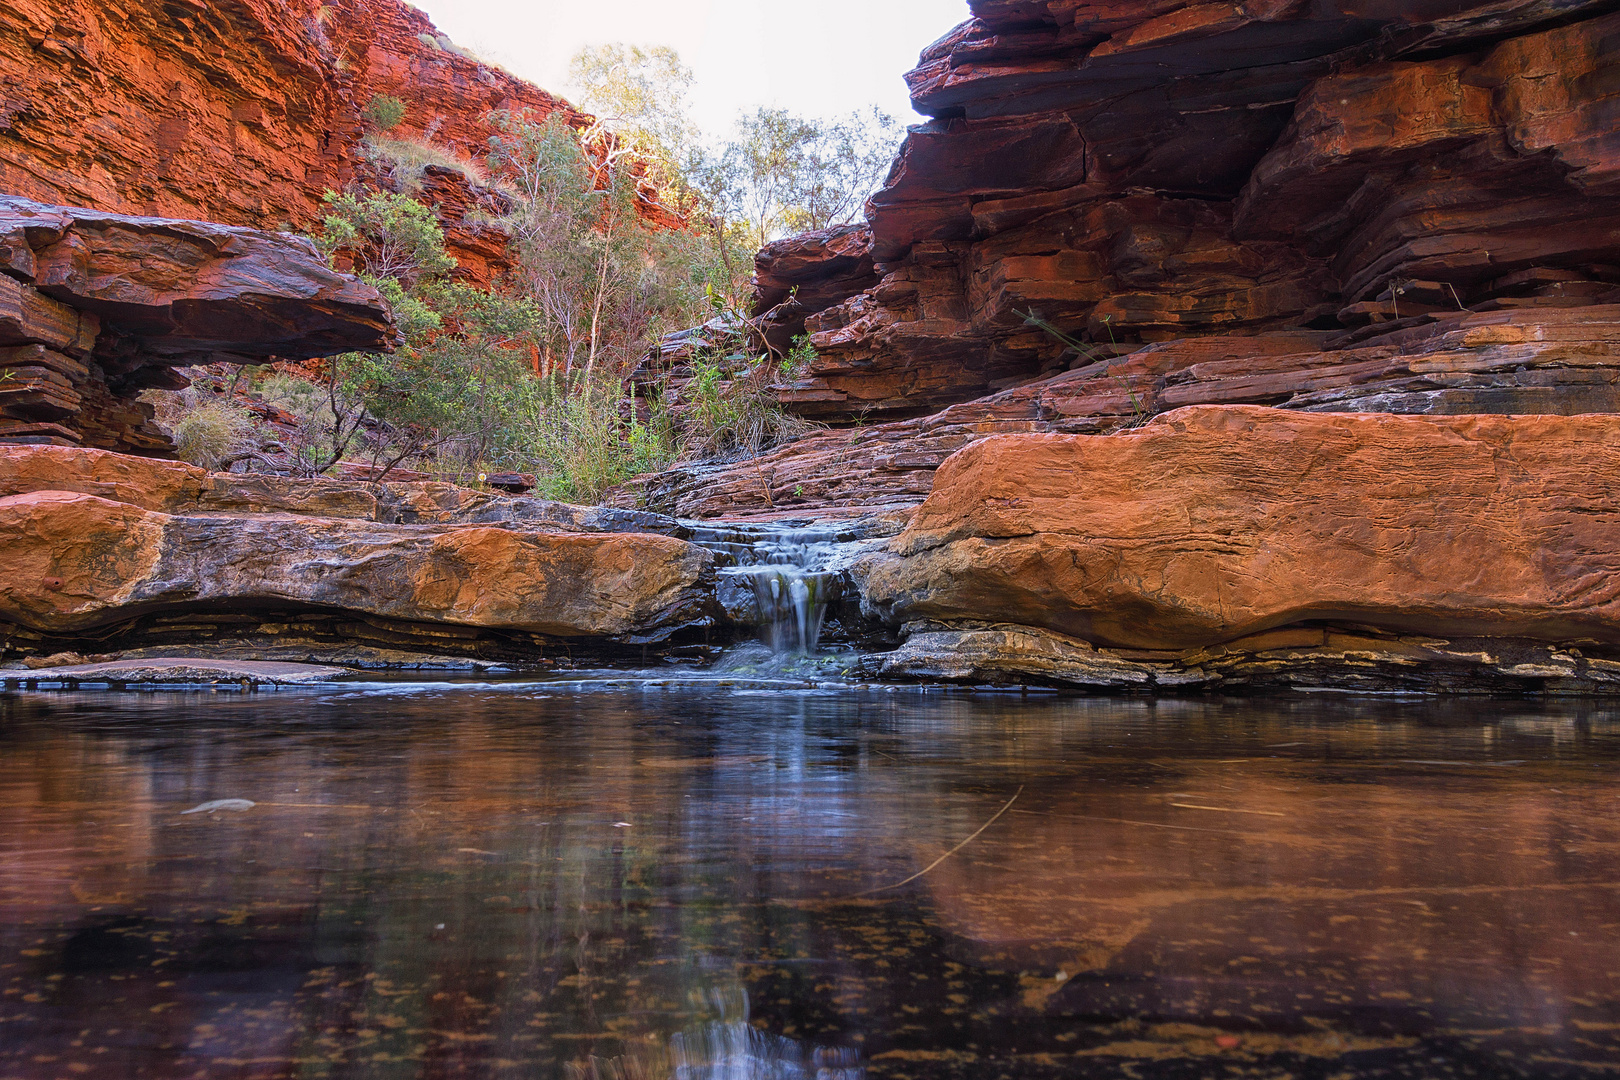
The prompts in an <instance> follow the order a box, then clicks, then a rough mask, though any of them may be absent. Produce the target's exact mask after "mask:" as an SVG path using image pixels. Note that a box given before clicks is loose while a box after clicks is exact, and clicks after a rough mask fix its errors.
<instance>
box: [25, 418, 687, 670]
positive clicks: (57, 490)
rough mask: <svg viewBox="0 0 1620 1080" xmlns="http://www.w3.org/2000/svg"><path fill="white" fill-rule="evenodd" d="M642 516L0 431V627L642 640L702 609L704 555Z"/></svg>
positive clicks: (671, 629) (448, 642) (476, 645)
mask: <svg viewBox="0 0 1620 1080" xmlns="http://www.w3.org/2000/svg"><path fill="white" fill-rule="evenodd" d="M655 527H666V528H668V529H669V530H670V531H679V528H678V526H676V525H675V523H674V522H668V521H660V520H659V519H656V518H654V517H653V516H652V515H635V514H625V513H622V512H614V511H602V510H594V509H587V508H581V507H567V506H563V505H561V504H555V503H545V502H543V501H541V500H530V499H516V498H508V497H501V496H493V495H489V494H487V493H482V492H470V491H462V490H460V489H454V488H452V487H451V486H450V485H447V484H400V485H367V484H359V483H343V482H339V481H287V480H281V479H278V478H273V477H237V476H231V475H228V474H209V473H205V472H203V471H202V470H200V469H195V468H192V467H190V466H186V465H182V464H179V463H175V462H162V461H154V460H151V459H144V458H133V457H129V456H125V455H118V454H111V453H105V452H101V451H94V450H69V449H63V448H57V447H12V448H0V547H3V549H4V550H5V551H6V554H7V570H8V574H7V579H6V581H5V583H4V584H0V639H3V640H4V642H5V644H6V648H7V649H9V650H12V651H13V652H22V653H26V654H33V655H46V654H50V653H56V652H60V651H63V650H64V649H73V650H76V651H80V652H86V653H99V654H104V653H108V652H114V651H126V650H131V649H134V650H140V649H143V648H148V649H150V648H161V647H163V646H169V647H173V646H177V645H178V646H180V647H183V648H185V649H187V650H188V655H198V654H199V652H198V650H201V651H202V652H203V653H215V654H220V655H225V656H230V657H234V658H241V659H252V658H262V659H287V658H289V657H303V656H315V657H321V658H326V659H332V660H338V661H350V662H353V661H362V662H372V663H380V662H395V663H402V662H417V661H420V659H421V658H423V657H443V656H452V657H456V656H459V657H482V658H485V659H501V660H512V661H526V662H539V661H542V660H544V659H546V658H548V657H549V658H551V659H552V660H554V661H555V660H556V659H558V658H566V657H568V656H572V655H574V654H576V653H577V654H579V655H581V656H582V657H588V656H596V657H600V656H602V655H614V654H615V650H618V651H624V652H626V653H630V652H634V653H635V654H636V655H639V653H640V649H641V648H642V647H644V646H647V645H654V646H664V645H668V644H669V643H670V642H671V640H672V639H674V638H677V637H682V638H683V639H684V638H689V637H691V636H692V635H693V634H698V635H701V634H702V632H704V631H705V630H706V629H708V628H710V627H712V626H713V625H714V558H713V556H712V555H711V554H710V553H709V552H707V551H705V550H704V549H702V548H699V547H696V546H694V545H692V544H689V543H686V542H685V541H684V540H681V539H677V538H675V537H674V536H668V535H655V534H653V533H652V532H648V531H636V530H637V529H649V528H655Z"/></svg>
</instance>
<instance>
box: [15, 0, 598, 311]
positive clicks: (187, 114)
mask: <svg viewBox="0 0 1620 1080" xmlns="http://www.w3.org/2000/svg"><path fill="white" fill-rule="evenodd" d="M0 83H3V84H4V86H5V93H4V94H3V95H0V101H3V104H0V191H8V192H13V193H16V194H19V195H26V196H29V197H30V198H35V199H39V200H40V201H43V202H51V203H65V204H70V205H75V206H93V207H96V208H97V209H100V210H110V211H116V212H120V213H129V214H146V215H157V216H162V217H174V218H205V219H208V220H211V221H222V222H225V223H227V224H231V225H252V226H257V227H269V228H286V227H289V226H292V227H309V226H313V225H316V224H318V223H319V222H320V220H321V217H322V214H323V207H322V203H321V195H322V193H323V192H325V191H328V190H342V189H343V188H344V187H346V186H347V185H348V184H349V183H350V182H352V181H354V180H356V179H362V178H366V177H368V176H369V177H371V178H374V179H376V178H378V177H376V176H374V175H373V173H372V172H368V168H369V167H368V166H367V164H366V162H365V161H364V159H363V155H362V154H361V153H360V139H361V137H362V135H363V134H364V133H365V130H366V129H365V123H364V121H363V120H362V118H361V113H362V111H363V110H364V109H365V108H366V106H367V105H368V104H369V103H370V102H371V100H372V99H373V97H375V96H377V95H388V96H393V97H398V98H400V99H401V100H403V101H404V102H405V104H406V109H407V111H406V114H405V119H404V120H403V121H402V123H401V125H400V126H399V127H398V128H397V129H395V130H394V131H392V132H391V133H390V134H392V135H397V136H400V137H403V138H414V139H428V140H429V141H431V142H433V143H434V144H435V145H437V146H439V147H442V148H444V149H445V150H447V151H449V152H450V153H451V154H455V155H460V156H463V157H474V158H476V157H477V156H479V155H480V154H482V153H483V151H484V149H485V143H486V140H487V139H488V137H489V135H490V134H491V133H492V129H491V128H490V127H489V126H488V124H487V122H486V119H485V118H486V117H487V115H488V114H489V112H490V111H491V110H494V109H508V110H511V111H514V112H518V111H525V110H527V111H529V112H530V113H532V114H533V115H536V116H549V115H551V114H552V113H554V112H558V111H560V112H562V114H563V115H564V116H565V117H566V118H567V119H568V121H569V122H570V123H576V124H580V125H583V124H585V123H587V122H588V120H587V118H585V117H584V116H583V115H582V114H580V113H578V112H577V111H575V110H574V109H573V108H572V107H571V106H569V105H568V103H567V102H565V101H562V100H560V99H558V98H556V97H553V96H552V95H551V94H548V93H546V92H545V91H544V90H541V89H539V88H538V87H535V86H533V85H531V84H529V83H526V82H524V81H522V80H521V79H517V78H514V77H513V76H511V75H509V74H507V73H506V72H505V71H502V70H501V69H499V68H497V67H494V66H492V65H489V64H485V63H482V62H480V61H479V60H477V59H476V58H474V57H472V56H470V55H466V54H463V53H461V52H458V51H456V50H455V48H454V46H453V43H451V42H450V41H449V39H448V38H443V37H442V35H440V34H439V32H438V30H437V29H436V28H435V27H434V26H433V24H432V23H431V22H430V21H429V20H428V18H427V16H426V15H424V14H422V13H421V12H420V11H417V10H416V9H415V8H413V7H411V6H410V5H409V4H405V3H400V2H398V0H336V2H333V3H323V2H321V0H246V2H244V3H234V4H228V5H214V4H205V3H200V2H192V0H183V2H180V3H170V4H156V3H144V2H117V3H105V2H102V0H23V2H21V3H17V4H12V5H9V6H8V8H7V17H6V19H5V20H4V23H3V24H0ZM423 179H424V186H425V188H426V190H425V193H424V194H425V196H426V197H427V198H428V199H429V200H430V201H432V202H433V203H435V204H436V205H437V206H439V207H440V209H441V213H442V216H443V219H444V223H445V226H446V229H447V233H448V241H449V246H450V249H451V252H452V254H454V255H455V256H456V257H457V259H458V260H459V261H460V262H461V265H462V269H463V271H464V272H465V273H466V274H467V276H468V277H469V278H471V279H472V280H474V281H486V280H488V279H489V278H490V277H491V276H493V275H494V274H496V273H498V272H499V271H501V270H502V269H504V268H505V267H506V266H507V265H508V261H507V255H506V237H505V235H504V234H501V233H498V232H492V231H490V230H488V229H486V228H484V227H482V226H480V225H479V224H478V222H479V220H480V215H479V211H483V212H486V213H487V212H489V211H491V210H496V211H498V210H499V209H500V207H499V206H497V205H495V202H496V201H498V199H497V197H496V195H495V193H493V192H491V191H489V190H486V189H484V188H481V187H480V186H479V185H478V184H477V183H476V182H475V180H474V179H473V178H472V177H470V176H469V175H468V174H467V173H465V172H464V171H462V170H459V169H455V168H450V169H440V170H437V171H431V170H430V175H428V176H426V177H424V178H423ZM492 200H494V201H492Z"/></svg>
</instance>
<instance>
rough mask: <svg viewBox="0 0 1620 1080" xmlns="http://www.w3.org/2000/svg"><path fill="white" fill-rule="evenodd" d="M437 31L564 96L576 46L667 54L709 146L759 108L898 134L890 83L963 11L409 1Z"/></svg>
mask: <svg viewBox="0 0 1620 1080" xmlns="http://www.w3.org/2000/svg"><path fill="white" fill-rule="evenodd" d="M412 3H414V4H415V6H416V7H418V8H420V9H421V10H423V11H425V12H427V14H428V15H429V16H430V17H431V18H432V19H433V21H434V23H436V24H437V25H438V27H439V30H440V32H442V33H445V34H448V35H449V36H450V38H451V40H453V41H455V43H456V44H458V45H461V46H464V47H466V48H469V49H472V50H473V51H474V52H476V53H478V54H479V55H481V56H483V57H484V58H485V59H487V60H491V61H494V62H495V63H498V64H500V65H501V66H502V67H504V68H506V69H507V70H508V71H510V72H512V73H513V74H514V75H518V76H520V77H522V78H525V79H528V80H529V81H530V82H532V83H535V84H536V85H538V86H540V87H542V88H544V89H546V90H550V91H552V92H553V93H558V94H562V95H563V96H565V97H572V96H573V95H572V94H571V92H570V91H571V88H570V87H569V86H568V85H567V83H568V61H569V59H570V58H571V57H572V56H573V55H574V54H575V53H576V52H578V51H579V50H580V49H581V48H582V47H584V46H586V45H605V44H609V43H612V42H618V41H622V42H625V43H627V44H631V45H641V46H648V45H669V46H671V47H673V48H674V49H675V50H676V51H677V52H679V53H680V54H681V59H682V60H684V61H685V62H686V64H687V66H688V67H690V68H692V70H693V71H694V72H695V74H696V76H697V79H696V83H695V85H694V86H693V90H692V95H691V100H690V104H691V108H692V118H693V119H694V120H695V121H696V122H697V124H698V126H699V127H702V128H703V129H704V130H705V131H708V132H710V133H711V134H716V135H721V134H725V133H726V132H727V131H729V130H730V127H731V121H732V119H733V118H734V117H735V116H736V115H737V113H738V112H739V111H743V110H750V111H751V110H752V109H754V108H756V107H758V106H761V105H766V106H773V107H778V108H785V109H788V110H789V111H791V112H795V113H798V114H800V115H804V116H833V115H837V114H840V113H846V112H849V111H850V110H851V109H857V108H863V107H865V106H867V105H877V106H879V107H880V108H883V109H885V110H887V111H888V112H889V113H891V114H893V115H894V117H895V118H896V119H898V120H900V121H901V122H902V123H905V124H911V123H916V122H917V121H918V119H919V118H918V117H917V116H916V114H914V113H913V112H912V111H911V106H910V104H909V102H908V100H907V96H906V87H905V82H904V81H903V80H902V79H901V77H900V76H901V75H902V74H904V73H905V72H906V71H908V70H910V69H911V68H913V67H915V66H916V64H917V54H918V53H919V52H921V51H922V49H923V48H924V47H926V46H927V45H928V44H929V43H930V42H932V41H933V40H934V39H936V38H938V37H940V36H941V35H942V34H944V33H945V32H946V31H947V30H949V29H950V28H951V27H953V26H955V25H956V24H957V23H959V22H961V21H963V20H964V19H966V18H967V17H968V9H967V3H966V2H965V0H808V2H805V0H800V2H799V3H786V2H783V0H412Z"/></svg>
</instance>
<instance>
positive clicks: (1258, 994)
mask: <svg viewBox="0 0 1620 1080" xmlns="http://www.w3.org/2000/svg"><path fill="white" fill-rule="evenodd" d="M0 762H3V765H4V768H3V769H0V825H3V828H0V1080H24V1078H26V1080H34V1078H53V1080H54V1078H58V1077H162V1078H169V1077H174V1078H180V1077H209V1078H212V1077H229V1078H249V1077H254V1078H256V1077H300V1078H304V1077H309V1078H315V1077H356V1078H359V1077H366V1078H370V1077H379V1078H381V1077H389V1078H392V1077H430V1078H436V1077H553V1076H557V1077H611V1078H616V1080H641V1078H660V1080H662V1078H673V1077H680V1078H682V1080H698V1078H706V1077H715V1078H720V1077H724V1078H739V1080H741V1078H751V1077H762V1078H763V1077H769V1078H790V1077H820V1078H822V1080H854V1078H857V1077H902V1076H914V1077H930V1078H932V1077H1002V1076H1007V1077H1059V1076H1065V1077H1066V1076H1084V1077H1115V1076H1118V1077H1127V1076H1128V1077H1140V1078H1158V1077H1187V1078H1193V1077H1227V1076H1232V1077H1237V1076H1243V1077H1251V1076H1252V1077H1285V1076H1287V1077H1320V1078H1323V1080H1327V1078H1339V1077H1363V1076H1366V1077H1373V1076H1378V1077H1386V1076H1400V1077H1444V1076H1480V1077H1484V1076H1514V1077H1518V1076H1529V1077H1558V1076H1587V1075H1591V1076H1597V1075H1612V1073H1613V1071H1615V1070H1617V1069H1620V824H1617V821H1620V819H1617V811H1620V784H1617V783H1616V780H1617V778H1620V721H1617V715H1616V714H1615V713H1614V712H1613V711H1610V710H1608V709H1606V708H1597V707H1588V706H1582V705H1579V704H1551V705H1548V704H1541V703H1526V702H1492V701H1486V700H1468V701H1461V702H1452V703H1434V702H1420V701H1402V700H1391V699H1385V700H1371V699H1343V698H1327V697H1322V696H1312V695H1297V696H1294V697H1287V698H1275V699H1270V700H1250V701H1241V700H1233V701H1218V700H1212V701H1204V700H1201V701H1190V702H1164V701H1161V702H1157V703H1154V702H1149V701H1137V700H1123V701H1122V700H1099V699H1089V700H1077V699H1069V698H1059V697H1028V698H1025V697H1019V696H1014V695H1008V696H997V695H979V696H974V695H967V694H942V693H937V692H935V693H924V692H921V691H911V690H900V691H894V692H867V691H856V690H840V691H826V690H822V691H804V692H793V691H790V690H786V689H782V688H763V689H744V688H737V687H730V688H728V687H723V686H708V687H702V686H699V687H685V688H681V687H649V688H636V687H623V686H621V687H616V688H611V689H592V688H590V687H588V686H579V685H574V686H545V685H536V684H532V683H531V684H512V685H505V686H459V687H458V686H438V687H420V686H416V687H413V686H395V687H376V688H374V689H370V690H368V689H365V688H345V689H330V690H318V691H300V692H296V693H285V692H284V693H266V694H256V695H248V694H223V693H222V694H203V693H184V694H182V693H174V694H156V693H154V694H65V693H64V694H49V693H36V694H12V695H6V696H3V697H0ZM225 799H239V800H248V801H251V802H252V803H254V804H255V805H254V806H253V807H252V808H251V809H234V810H233V809H219V810H214V811H212V812H208V811H205V812H200V813H193V814H186V813H183V811H187V810H190V809H192V808H194V807H197V806H199V805H201V804H203V803H207V802H212V801H216V800H225ZM986 826H987V827H986ZM981 828H982V831H979V830H981ZM964 841H968V842H967V843H966V844H965V845H963V842H964ZM953 851H954V853H952V852H953ZM942 856H948V857H946V858H944V859H943V861H940V860H941V857H942ZM919 874H920V876H918V875H919ZM907 879H911V880H909V881H908V880H907Z"/></svg>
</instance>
